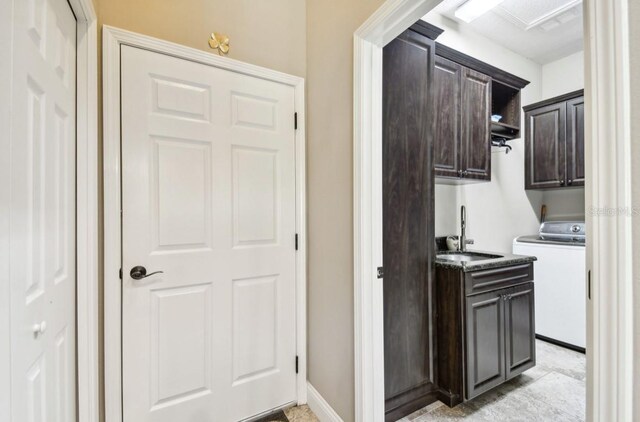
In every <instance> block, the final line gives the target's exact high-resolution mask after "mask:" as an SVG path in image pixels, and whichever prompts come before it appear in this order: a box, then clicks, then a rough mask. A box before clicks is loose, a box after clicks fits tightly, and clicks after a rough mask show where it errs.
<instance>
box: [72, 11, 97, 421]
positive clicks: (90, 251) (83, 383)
mask: <svg viewBox="0 0 640 422" xmlns="http://www.w3.org/2000/svg"><path fill="white" fill-rule="evenodd" d="M69 4H70V5H71V8H72V9H73V13H75V15H76V19H77V21H78V31H77V37H78V41H77V60H76V63H77V64H76V67H77V69H76V75H77V76H76V78H77V91H76V92H77V94H76V95H77V101H76V104H77V111H76V113H77V123H76V125H77V129H76V137H77V138H76V201H77V205H76V230H77V232H76V263H77V264H76V266H77V268H76V298H77V299H76V300H77V303H76V318H77V319H76V321H77V322H76V326H77V368H78V369H77V377H78V421H83V422H85V421H86V422H98V421H99V420H100V366H99V365H100V352H99V349H98V344H99V335H100V331H99V309H100V306H99V302H98V300H99V299H98V297H99V274H98V272H99V264H98V257H99V255H98V250H99V245H98V237H99V234H98V17H97V15H96V12H95V10H94V8H93V2H92V1H91V0H70V1H69Z"/></svg>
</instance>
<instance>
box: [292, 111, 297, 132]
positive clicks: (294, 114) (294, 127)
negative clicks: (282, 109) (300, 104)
mask: <svg viewBox="0 0 640 422" xmlns="http://www.w3.org/2000/svg"><path fill="white" fill-rule="evenodd" d="M293 129H294V130H298V113H293Z"/></svg>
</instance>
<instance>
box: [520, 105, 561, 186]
mask: <svg viewBox="0 0 640 422" xmlns="http://www.w3.org/2000/svg"><path fill="white" fill-rule="evenodd" d="M566 113H567V107H566V105H565V103H564V102H562V103H559V104H550V105H547V106H544V107H540V108H537V109H534V110H530V111H528V112H527V113H526V114H525V130H526V136H525V175H524V183H525V189H544V188H555V187H560V186H564V185H565V167H566V165H565V155H566V154H565V150H566V142H565V139H566V132H565V125H566Z"/></svg>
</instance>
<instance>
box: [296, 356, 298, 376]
mask: <svg viewBox="0 0 640 422" xmlns="http://www.w3.org/2000/svg"><path fill="white" fill-rule="evenodd" d="M297 373H298V356H297V355H296V374H297Z"/></svg>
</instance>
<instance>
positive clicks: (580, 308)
mask: <svg viewBox="0 0 640 422" xmlns="http://www.w3.org/2000/svg"><path fill="white" fill-rule="evenodd" d="M513 253H514V254H517V255H533V256H535V257H537V258H538V260H537V261H535V262H534V283H535V308H536V335H537V336H538V337H539V338H541V339H543V340H548V341H552V342H555V343H557V344H560V345H564V346H567V347H570V348H573V349H576V350H581V351H584V348H585V346H586V336H587V312H586V304H587V289H586V284H587V282H586V251H585V243H584V222H549V223H543V224H542V226H541V228H540V233H539V235H537V236H520V237H518V238H516V239H514V241H513Z"/></svg>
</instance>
